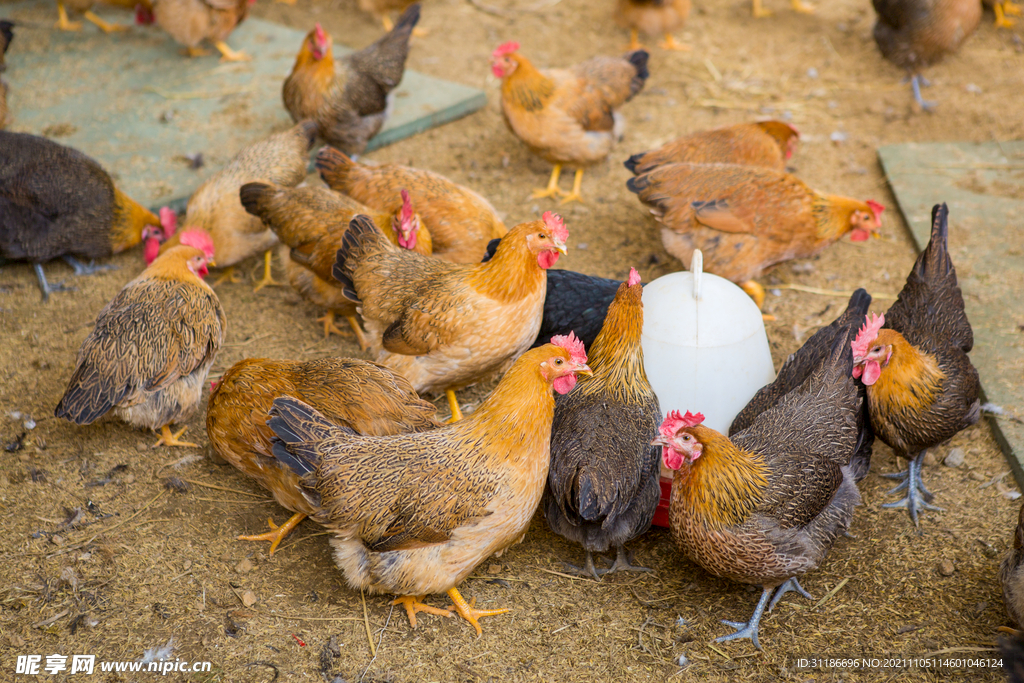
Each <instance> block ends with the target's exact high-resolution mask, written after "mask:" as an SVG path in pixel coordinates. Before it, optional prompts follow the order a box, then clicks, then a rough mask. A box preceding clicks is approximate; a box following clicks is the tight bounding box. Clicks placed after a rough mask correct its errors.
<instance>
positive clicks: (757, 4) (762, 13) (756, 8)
mask: <svg viewBox="0 0 1024 683" xmlns="http://www.w3.org/2000/svg"><path fill="white" fill-rule="evenodd" d="M750 13H751V14H753V15H754V18H755V19H763V18H764V17H770V16H771V15H772V12H771V10H767V9H765V8H764V7H762V6H761V0H752V4H751V8H750Z"/></svg>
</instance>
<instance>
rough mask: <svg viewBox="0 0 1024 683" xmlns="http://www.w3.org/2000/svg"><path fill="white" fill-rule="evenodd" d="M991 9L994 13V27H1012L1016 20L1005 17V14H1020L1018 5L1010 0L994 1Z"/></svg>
mask: <svg viewBox="0 0 1024 683" xmlns="http://www.w3.org/2000/svg"><path fill="white" fill-rule="evenodd" d="M992 11H993V12H994V13H995V15H996V22H995V26H996V28H1013V27H1014V25H1016V23H1017V22H1015V21H1014V20H1013V19H1007V18H1006V16H1007V15H1012V16H1015V17H1016V16H1020V5H1016V4H1014V3H1012V2H996V3H994V4H993V5H992Z"/></svg>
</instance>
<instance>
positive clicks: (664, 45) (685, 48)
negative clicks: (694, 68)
mask: <svg viewBox="0 0 1024 683" xmlns="http://www.w3.org/2000/svg"><path fill="white" fill-rule="evenodd" d="M658 47H660V48H661V49H662V50H675V51H676V52H689V51H690V50H692V49H693V48H691V47H690V46H689V45H684V44H683V43H677V42H676V38H675V36H673V35H672V34H671V33H666V34H665V40H663V41H661V42H660V43H658Z"/></svg>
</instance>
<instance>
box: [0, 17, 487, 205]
mask: <svg viewBox="0 0 1024 683" xmlns="http://www.w3.org/2000/svg"><path fill="white" fill-rule="evenodd" d="M2 10H3V11H2V12H0V14H3V15H4V16H6V17H9V18H11V19H15V20H18V19H21V20H23V21H26V22H31V23H35V24H37V25H38V24H42V23H44V22H45V24H46V25H47V26H49V25H52V22H53V21H54V20H55V19H56V4H55V3H54V2H52V0H50V1H49V2H43V1H38V2H21V3H14V4H10V5H3V6H2ZM96 11H97V13H98V14H100V16H102V17H103V18H104V19H106V20H108V21H113V22H119V23H127V22H130V21H131V19H132V15H131V14H129V13H126V12H119V11H117V10H110V9H103V8H100V7H99V6H97V9H96ZM75 18H80V17H75ZM304 37H305V33H304V32H302V31H299V30H296V29H293V28H287V27H284V26H280V25H278V24H274V23H271V22H268V21H261V20H259V19H253V18H251V17H250V18H248V19H246V20H245V21H244V22H243V23H242V24H241V25H240V26H239V27H238V28H237V29H236V30H235V31H234V32H233V33H232V34H231V36H230V38H229V39H228V41H227V42H228V44H229V45H231V47H232V48H233V49H235V50H243V51H244V52H246V53H247V54H248V55H250V56H251V57H252V58H253V59H252V61H250V62H240V63H222V62H220V61H219V59H218V56H217V55H216V53H214V54H213V55H211V56H208V57H200V58H194V59H189V58H187V57H184V56H182V55H181V54H180V53H179V51H180V50H181V47H180V46H179V45H178V44H177V43H175V42H174V41H173V40H172V39H171V38H170V36H168V35H167V34H166V33H164V32H163V31H161V30H160V29H159V28H158V27H155V26H151V27H133V28H132V29H131V30H130V31H126V32H123V33H117V34H113V35H110V36H107V35H104V34H103V33H101V32H100V31H99V30H98V29H97V28H96V27H94V26H93V25H92V24H89V23H85V26H84V28H83V30H82V31H80V32H77V33H67V32H63V31H51V30H46V31H40V30H33V29H32V28H21V29H16V36H15V40H14V42H13V43H12V45H11V49H10V51H9V52H8V55H7V63H8V71H7V73H6V74H5V80H7V82H8V83H9V85H10V93H9V96H8V105H9V107H10V109H11V112H12V114H13V122H12V123H11V125H10V126H9V127H10V129H11V130H16V131H22V132H29V133H35V134H42V135H47V136H49V137H51V138H53V139H54V140H56V141H58V142H60V143H62V144H66V145H70V146H71V147H75V148H77V149H80V150H81V151H83V152H85V153H86V154H88V155H90V156H92V157H93V158H95V159H96V160H97V161H99V162H100V163H101V164H103V166H104V167H105V168H106V169H107V170H108V171H110V172H111V173H112V174H113V175H114V176H115V177H116V178H117V179H118V181H119V184H120V186H121V187H122V189H124V190H125V192H127V193H128V194H129V195H130V196H132V197H133V198H135V199H136V200H138V201H139V202H141V203H143V204H146V205H149V206H157V205H165V204H171V205H175V204H182V203H183V201H184V198H187V197H188V196H189V195H190V194H191V192H192V191H193V190H194V189H195V188H196V187H197V186H198V185H199V183H201V182H202V181H203V180H204V179H205V178H206V177H208V176H209V175H210V174H211V173H213V172H215V171H216V170H217V169H219V168H220V167H222V166H223V165H224V164H225V163H226V162H227V161H228V160H229V159H230V158H231V157H232V156H234V155H235V153H237V152H238V150H240V149H241V148H242V147H244V146H245V145H247V144H249V143H250V142H253V141H255V140H258V139H260V138H262V137H265V136H266V135H267V134H269V133H271V132H273V131H277V130H281V129H283V128H285V127H287V126H289V125H291V118H290V117H289V115H288V112H287V111H285V109H284V105H283V104H282V101H281V86H282V83H283V82H284V79H285V78H286V77H287V76H288V74H289V73H290V72H291V69H292V65H293V64H294V62H295V54H296V53H297V52H298V50H299V47H300V45H301V44H302V40H303V38H304ZM334 50H335V56H341V55H343V54H347V53H349V52H351V50H350V49H348V48H345V47H343V46H340V45H337V44H335V46H334ZM392 97H393V101H392V111H391V115H390V118H389V120H388V122H387V124H386V125H385V127H384V129H383V130H382V131H381V132H380V133H379V134H378V135H377V136H376V137H374V138H373V139H372V140H370V144H369V147H368V150H367V151H369V150H373V149H376V148H379V147H382V146H384V145H389V144H391V143H393V142H396V141H398V140H401V139H403V138H406V137H409V136H411V135H414V134H416V133H419V132H422V131H424V130H427V129H428V128H431V127H433V126H438V125H441V124H444V123H447V122H449V121H453V120H455V119H458V118H460V117H463V116H466V115H467V114H470V113H472V112H474V111H476V110H477V109H479V108H481V107H482V106H484V104H485V103H486V97H485V95H484V93H483V92H482V91H481V90H478V89H475V88H470V87H467V86H464V85H460V84H458V83H452V82H449V81H444V80H440V79H437V78H433V77H430V76H426V75H423V74H420V73H416V72H414V71H409V70H407V71H406V72H405V77H404V78H403V79H402V82H401V83H400V84H399V86H398V88H397V89H396V90H395V91H394V92H393V93H392ZM196 153H202V155H203V159H204V161H205V166H204V167H203V168H201V169H198V170H193V169H192V168H190V166H189V164H188V161H187V158H186V157H187V156H189V155H195V154H196ZM175 200H177V201H175Z"/></svg>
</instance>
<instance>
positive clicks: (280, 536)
mask: <svg viewBox="0 0 1024 683" xmlns="http://www.w3.org/2000/svg"><path fill="white" fill-rule="evenodd" d="M305 518H306V515H304V514H302V513H301V512H296V513H295V514H294V515H292V516H291V517H289V518H288V521H287V522H285V523H284V524H282V525H281V526H278V525H276V524H274V520H272V519H268V520H267V524H268V525H269V526H270V528H271V531H268V532H266V533H263V534H255V535H253V536H239V537H238V540H239V541H270V556H271V557H273V556H274V551H275V550H277V546H279V545H281V541H283V540H284V538H285V536H287V535H288V534H290V533H291V532H292V530H293V529H294V528H295V527H297V526H298V525H299V523H300V522H301V521H302V520H304V519H305Z"/></svg>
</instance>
